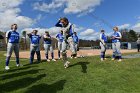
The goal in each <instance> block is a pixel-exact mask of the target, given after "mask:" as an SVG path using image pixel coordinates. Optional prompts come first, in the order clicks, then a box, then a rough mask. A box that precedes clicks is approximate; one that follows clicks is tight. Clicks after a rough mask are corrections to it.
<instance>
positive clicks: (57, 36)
mask: <svg viewBox="0 0 140 93" xmlns="http://www.w3.org/2000/svg"><path fill="white" fill-rule="evenodd" d="M56 38H57V39H58V42H63V40H64V37H63V34H61V33H59V34H57V35H56Z"/></svg>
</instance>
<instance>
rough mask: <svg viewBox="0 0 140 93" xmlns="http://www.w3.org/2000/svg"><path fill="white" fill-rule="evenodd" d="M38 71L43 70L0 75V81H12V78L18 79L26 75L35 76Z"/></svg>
mask: <svg viewBox="0 0 140 93" xmlns="http://www.w3.org/2000/svg"><path fill="white" fill-rule="evenodd" d="M40 70H43V69H36V70H28V71H22V72H18V73H11V74H8V75H2V76H1V78H0V80H5V79H13V78H16V77H19V76H24V75H28V74H36V73H38V72H39V71H40Z"/></svg>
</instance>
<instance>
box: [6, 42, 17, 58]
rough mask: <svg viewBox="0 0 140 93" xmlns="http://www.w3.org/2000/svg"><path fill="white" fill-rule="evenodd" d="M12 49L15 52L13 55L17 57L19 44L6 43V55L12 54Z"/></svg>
mask: <svg viewBox="0 0 140 93" xmlns="http://www.w3.org/2000/svg"><path fill="white" fill-rule="evenodd" d="M13 50H14V52H15V56H16V57H19V44H18V43H8V44H7V57H9V56H11V55H12V52H13Z"/></svg>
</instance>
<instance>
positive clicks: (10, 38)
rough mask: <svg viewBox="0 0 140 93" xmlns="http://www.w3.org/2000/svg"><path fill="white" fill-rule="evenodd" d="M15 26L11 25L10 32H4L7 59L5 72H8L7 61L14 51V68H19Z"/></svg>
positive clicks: (17, 36) (17, 39)
mask: <svg viewBox="0 0 140 93" xmlns="http://www.w3.org/2000/svg"><path fill="white" fill-rule="evenodd" d="M17 28H18V27H17V24H13V25H11V30H9V31H7V32H6V44H7V57H6V66H5V70H9V69H10V68H9V66H8V65H9V60H10V58H11V55H12V51H13V50H14V52H15V56H16V64H17V65H16V66H17V67H19V66H20V64H19V39H20V37H19V33H18V32H17Z"/></svg>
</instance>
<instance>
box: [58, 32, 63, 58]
mask: <svg viewBox="0 0 140 93" xmlns="http://www.w3.org/2000/svg"><path fill="white" fill-rule="evenodd" d="M56 38H57V40H58V59H60V51H61V50H62V42H63V40H64V37H63V31H62V30H61V32H60V33H58V34H57V35H56Z"/></svg>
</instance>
